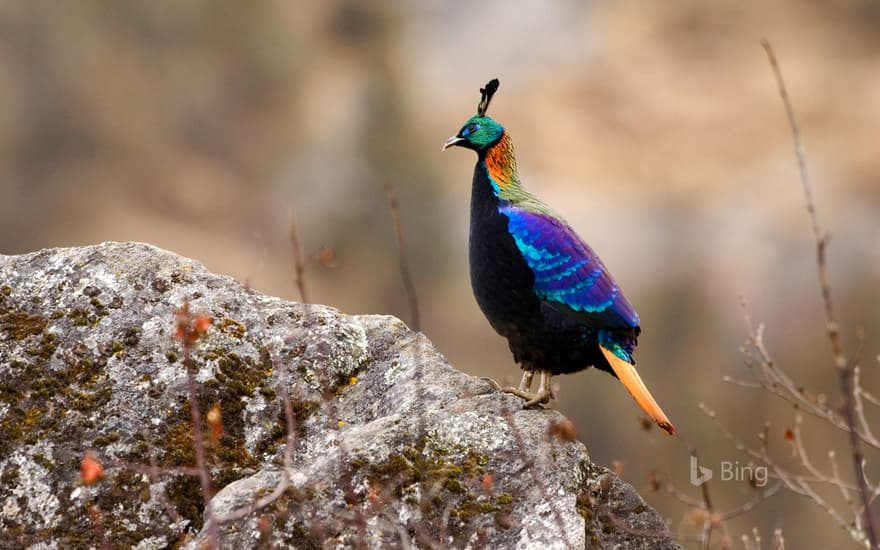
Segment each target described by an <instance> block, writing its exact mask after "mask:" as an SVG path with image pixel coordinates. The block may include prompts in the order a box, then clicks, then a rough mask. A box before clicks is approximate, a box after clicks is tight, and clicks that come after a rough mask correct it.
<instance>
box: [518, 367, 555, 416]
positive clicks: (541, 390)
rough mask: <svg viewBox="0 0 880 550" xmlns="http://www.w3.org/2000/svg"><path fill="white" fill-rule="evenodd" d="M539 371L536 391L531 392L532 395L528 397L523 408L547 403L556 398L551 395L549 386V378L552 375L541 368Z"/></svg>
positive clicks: (551, 391)
mask: <svg viewBox="0 0 880 550" xmlns="http://www.w3.org/2000/svg"><path fill="white" fill-rule="evenodd" d="M540 372H541V381H540V383H539V384H538V393H536V394H532V395H534V397H532V398H531V399H529V400H528V401H527V402H526V404H525V405H523V408H526V409H527V408H529V407H532V406H534V405H538V404H544V403H549V402H550V399H551V398H552V399H556V396H555V395H553V389H552V388H551V387H550V379H551V378H552V377H553V375H552V374H550V373H549V372H547V371H545V370H542V371H540Z"/></svg>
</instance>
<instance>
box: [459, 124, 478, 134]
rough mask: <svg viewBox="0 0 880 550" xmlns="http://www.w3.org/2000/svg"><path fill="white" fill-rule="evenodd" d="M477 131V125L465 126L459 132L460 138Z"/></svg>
mask: <svg viewBox="0 0 880 550" xmlns="http://www.w3.org/2000/svg"><path fill="white" fill-rule="evenodd" d="M479 129H480V125H479V124H468V125H467V126H465V129H464V130H462V131H461V137H468V136H469V135H471V134H473V133H474V132H476V131H477V130H479Z"/></svg>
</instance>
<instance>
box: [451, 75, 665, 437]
mask: <svg viewBox="0 0 880 550" xmlns="http://www.w3.org/2000/svg"><path fill="white" fill-rule="evenodd" d="M497 89H498V79H493V80H492V81H490V82H489V83H488V84H486V87H485V88H481V89H480V93H481V94H482V97H481V99H480V103H479V105H478V107H477V114H476V115H474V116H472V117H471V118H470V119H468V120H467V122H465V123H464V126H462V128H461V130H460V131H459V132H458V134H456V135H455V136H453V137H451V138H449V139H448V140H446V143H444V144H443V150H444V151H445V150H446V149H448V148H450V147H453V146H458V147H465V148H467V149H473V150H474V151H476V153H477V165H476V167H475V168H474V179H473V184H472V189H471V226H470V239H469V240H470V245H469V247H470V251H469V257H470V270H471V286H472V287H473V291H474V296H475V297H476V299H477V303H478V304H479V306H480V309H482V310H483V313H484V314H485V315H486V318H487V319H488V320H489V323H490V324H491V325H492V327H493V328H494V329H495V331H496V332H498V334H500V335H501V336H504V337H505V338H507V340H508V343H509V344H510V351H511V352H513V357H514V360H515V361H516V362H517V363H519V364H520V366H521V367H522V369H523V376H522V381H521V382H520V384H519V387H518V388H513V387H506V388H501V387H500V386H499V385H498V384H497V383H496V382H495V381H493V380H491V379H486V380H487V381H488V382H490V383H491V384H492V385H493V386H494V387H495V388H496V389H498V390H501V391H504V392H508V393H512V394H514V395H517V396H519V397H522V398H523V399H525V400H526V404H525V406H527V407H528V406H532V405H536V404H542V403H547V402H549V401H550V398H551V397H553V393H552V390H551V387H550V377H551V376H552V375H554V374H566V373H572V372H577V371H580V370H583V369H586V368H589V367H590V366H594V367H597V368H599V369H601V370H604V371H606V372H609V373H611V374H612V375H613V376H616V377H617V378H618V379H619V380H620V381H621V382H622V383H623V385H624V386H625V387H626V389H627V390H629V392H630V394H632V396H633V397H634V398H635V400H636V402H637V403H638V404H639V405H640V406H641V407H642V409H643V410H644V411H645V412H646V413H647V414H648V415H649V416H650V417H651V418H652V419H653V420H654V421H655V422H656V423H657V424H658V425H659V426H660V427H661V428H662V429H663V430H664V431H666V432H667V433H668V434H670V435H671V434H672V433H674V431H675V428H674V427H673V426H672V423H671V422H670V421H669V419H668V418H667V417H666V415H665V414H664V413H663V411H662V410H661V409H660V406H659V405H658V404H657V402H656V401H655V400H654V398H653V397H652V396H651V393H650V392H649V391H648V389H647V388H646V387H645V384H644V382H642V379H641V378H640V377H639V375H638V373H637V372H636V370H635V367H634V366H633V365H634V364H635V361H634V360H633V357H632V354H633V352H634V351H635V347H636V339H637V338H638V335H639V332H640V330H641V329H640V327H639V316H638V314H637V313H636V312H635V310H634V309H633V307H632V305H630V303H629V302H628V301H627V299H626V298H625V297H624V295H623V292H622V291H621V290H620V287H619V286H618V285H617V283H616V282H614V279H613V278H612V277H611V274H610V273H609V272H608V269H607V268H606V267H605V266H604V265H603V264H602V261H601V260H600V259H599V256H597V255H596V253H595V252H593V250H592V249H591V248H590V247H589V246H588V245H587V244H586V243H585V242H584V241H583V240H582V239H581V238H580V237H579V236H578V235H577V233H575V232H574V230H573V229H572V228H571V226H569V225H568V224H567V223H566V222H565V221H564V220H563V219H562V218H561V217H560V216H559V215H558V214H556V213H555V212H553V210H551V209H550V207H548V206H547V205H546V204H544V203H543V202H541V201H540V200H538V198H537V197H535V196H534V195H532V194H531V193H529V192H528V191H526V190H525V189H523V186H522V183H521V182H520V179H519V176H518V175H517V171H516V158H515V156H514V152H513V144H512V143H511V140H510V136H509V135H508V133H507V131H506V130H505V129H504V127H503V126H501V125H500V124H498V123H497V122H495V121H494V120H492V119H491V118H489V117H488V116H486V109H487V108H488V106H489V101H490V100H491V99H492V95H493V94H494V93H495V91H496V90H497ZM536 372H537V373H539V374H540V384H539V388H538V391H537V393H533V392H532V391H531V386H532V377H533V376H534V373H536Z"/></svg>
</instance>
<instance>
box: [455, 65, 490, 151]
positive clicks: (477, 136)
mask: <svg viewBox="0 0 880 550" xmlns="http://www.w3.org/2000/svg"><path fill="white" fill-rule="evenodd" d="M496 90H498V79H497V78H493V79H492V80H490V81H489V83H488V84H486V87H485V88H480V94H481V96H482V97H481V98H480V104H479V105H478V106H477V114H475V115H474V116H472V117H471V118H469V119H468V120H467V122H465V123H464V125H463V126H462V127H461V130H459V131H458V133H457V134H455V135H454V136H452V137H451V138H449V139H447V140H446V142H445V143H444V144H443V150H444V151H445V150H447V149H449V148H450V147H453V146H458V147H466V148H467V149H473V150H474V151H476V152H477V153H480V152H482V151H485V150H486V149H488V148H489V147H490V146H491V145H492V144H494V143H495V142H497V141H498V140H499V139H500V138H501V134H503V133H504V127H503V126H501V125H500V124H498V123H497V122H495V121H494V120H492V119H491V118H489V117H488V116H486V109H487V108H488V107H489V101H491V100H492V96H493V95H494V94H495V91H496Z"/></svg>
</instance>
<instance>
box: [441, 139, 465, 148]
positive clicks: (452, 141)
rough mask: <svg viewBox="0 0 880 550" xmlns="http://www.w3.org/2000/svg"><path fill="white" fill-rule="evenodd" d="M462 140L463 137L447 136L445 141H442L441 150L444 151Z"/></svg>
mask: <svg viewBox="0 0 880 550" xmlns="http://www.w3.org/2000/svg"><path fill="white" fill-rule="evenodd" d="M462 141H464V138H463V137H458V136H452V137H451V138H449V139H447V140H446V141H445V142H443V150H444V151H445V150H447V149H449V148H450V147H453V146H455V145H458V144H459V143H461V142H462Z"/></svg>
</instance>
